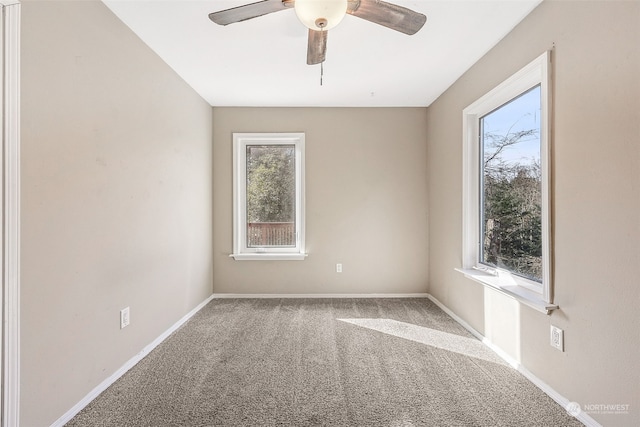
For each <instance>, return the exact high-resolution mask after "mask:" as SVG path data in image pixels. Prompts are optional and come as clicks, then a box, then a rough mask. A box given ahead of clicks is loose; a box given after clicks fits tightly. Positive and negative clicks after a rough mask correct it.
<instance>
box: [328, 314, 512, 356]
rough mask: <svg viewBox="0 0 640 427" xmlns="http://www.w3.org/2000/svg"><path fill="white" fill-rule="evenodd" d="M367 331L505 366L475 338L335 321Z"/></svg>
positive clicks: (394, 324)
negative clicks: (370, 330)
mask: <svg viewBox="0 0 640 427" xmlns="http://www.w3.org/2000/svg"><path fill="white" fill-rule="evenodd" d="M337 320H340V321H341V322H345V323H350V324H352V325H356V326H360V327H363V328H367V329H372V330H374V331H377V332H382V333H383V334H387V335H393V336H394V337H398V338H403V339H406V340H410V341H414V342H418V343H420V344H426V345H429V346H432V347H436V348H440V349H442V350H447V351H453V352H455V353H459V354H463V355H465V356H469V357H475V358H477V359H482V360H486V361H488V362H493V363H499V364H501V365H507V363H506V362H504V361H503V360H502V359H500V358H499V357H498V356H497V355H496V354H495V353H494V352H493V351H491V350H490V349H489V348H487V347H486V346H485V345H484V344H482V343H481V342H480V341H478V340H477V339H475V338H466V337H462V336H460V335H455V334H450V333H447V332H442V331H438V330H436V329H431V328H426V327H424V326H418V325H413V324H411V323H405V322H399V321H397V320H393V319H337Z"/></svg>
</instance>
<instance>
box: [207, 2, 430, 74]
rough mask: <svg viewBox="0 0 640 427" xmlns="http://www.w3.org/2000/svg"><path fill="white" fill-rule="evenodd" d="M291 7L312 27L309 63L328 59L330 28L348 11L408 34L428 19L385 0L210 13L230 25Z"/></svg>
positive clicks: (289, 4)
mask: <svg viewBox="0 0 640 427" xmlns="http://www.w3.org/2000/svg"><path fill="white" fill-rule="evenodd" d="M291 8H293V9H295V11H296V15H297V16H298V19H300V21H301V22H302V23H303V24H304V25H305V26H306V27H307V28H308V29H309V39H308V44H307V64H309V65H314V64H320V63H322V62H324V60H325V57H326V53H327V36H328V33H329V30H330V29H331V28H333V27H335V26H336V25H338V24H339V23H340V21H342V18H344V16H345V14H347V13H348V14H349V15H353V16H357V17H358V18H362V19H364V20H367V21H370V22H373V23H376V24H379V25H382V26H385V27H387V28H391V29H392V30H396V31H400V32H401V33H404V34H408V35H413V34H415V33H417V32H418V31H419V30H420V29H421V28H422V26H423V25H424V23H425V22H426V21H427V17H426V16H425V15H423V14H421V13H418V12H414V11H413V10H410V9H407V8H405V7H402V6H398V5H395V4H391V3H387V2H384V1H381V0H263V1H259V2H255V3H250V4H246V5H243V6H238V7H234V8H231V9H226V10H221V11H218V12H213V13H210V14H209V19H211V20H212V21H213V22H215V23H216V24H219V25H228V24H233V23H235V22H242V21H246V20H248V19H252V18H257V17H259V16H263V15H267V14H269V13H273V12H279V11H281V10H287V9H291Z"/></svg>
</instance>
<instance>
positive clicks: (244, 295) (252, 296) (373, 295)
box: [213, 293, 429, 299]
mask: <svg viewBox="0 0 640 427" xmlns="http://www.w3.org/2000/svg"><path fill="white" fill-rule="evenodd" d="M428 297H429V294H427V293H410V294H224V293H221V294H217V293H214V294H213V298H214V299H216V298H219V299H222V298H428Z"/></svg>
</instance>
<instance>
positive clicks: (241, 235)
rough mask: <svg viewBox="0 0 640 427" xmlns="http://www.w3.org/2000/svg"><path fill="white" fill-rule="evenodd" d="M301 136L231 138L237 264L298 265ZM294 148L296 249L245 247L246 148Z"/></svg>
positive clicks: (241, 135)
mask: <svg viewBox="0 0 640 427" xmlns="http://www.w3.org/2000/svg"><path fill="white" fill-rule="evenodd" d="M304 142H305V135H304V133H234V134H233V253H232V254H231V255H229V256H230V257H232V258H233V259H235V260H236V261H285V260H287V261H301V260H304V259H305V258H306V257H307V254H306V253H305V197H304V188H305V183H304V164H305V161H304ZM283 144H288V145H294V146H295V151H296V155H295V158H296V159H295V161H296V237H297V238H296V246H295V247H291V248H249V247H247V236H246V233H247V229H246V220H247V217H246V215H247V209H246V203H247V197H246V176H247V175H246V172H247V171H246V147H247V146H248V145H283Z"/></svg>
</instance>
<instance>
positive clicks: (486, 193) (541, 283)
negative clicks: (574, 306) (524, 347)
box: [461, 53, 556, 312]
mask: <svg viewBox="0 0 640 427" xmlns="http://www.w3.org/2000/svg"><path fill="white" fill-rule="evenodd" d="M549 60H550V55H549V53H545V54H544V55H542V56H540V57H539V58H537V59H536V60H535V61H533V62H532V63H531V64H529V65H527V66H526V67H525V68H523V69H522V70H520V71H519V72H518V73H516V74H515V75H513V76H512V77H511V78H509V79H508V80H507V81H505V82H504V83H502V84H501V85H499V86H498V87H496V88H495V89H493V90H492V91H490V92H489V93H487V94H486V95H485V96H483V97H482V98H480V99H479V100H478V101H476V102H474V103H473V104H471V105H470V106H469V107H467V108H466V109H465V110H464V112H463V127H464V158H463V170H464V172H463V175H464V176H463V180H464V181H463V186H464V188H463V193H464V195H463V197H464V200H463V205H464V206H463V209H464V222H463V266H462V269H461V271H462V272H463V273H464V274H465V275H466V276H467V277H470V278H471V279H473V280H476V281H479V282H481V283H483V284H485V285H488V286H491V287H494V288H496V289H498V290H500V291H502V292H504V293H507V294H509V295H511V296H513V297H515V298H517V299H519V300H520V301H522V302H524V303H526V304H528V305H530V306H532V307H534V308H536V309H538V310H540V311H544V312H549V311H550V310H552V309H554V308H556V306H555V305H554V304H553V303H552V302H553V294H552V287H551V241H550V236H551V231H550V230H551V224H550V216H549V212H550V197H549V182H550V179H549V178H550V177H549V139H550V138H549V135H550V128H549V117H550V108H549V106H550V87H549V80H550V79H549V70H550V67H549Z"/></svg>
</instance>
